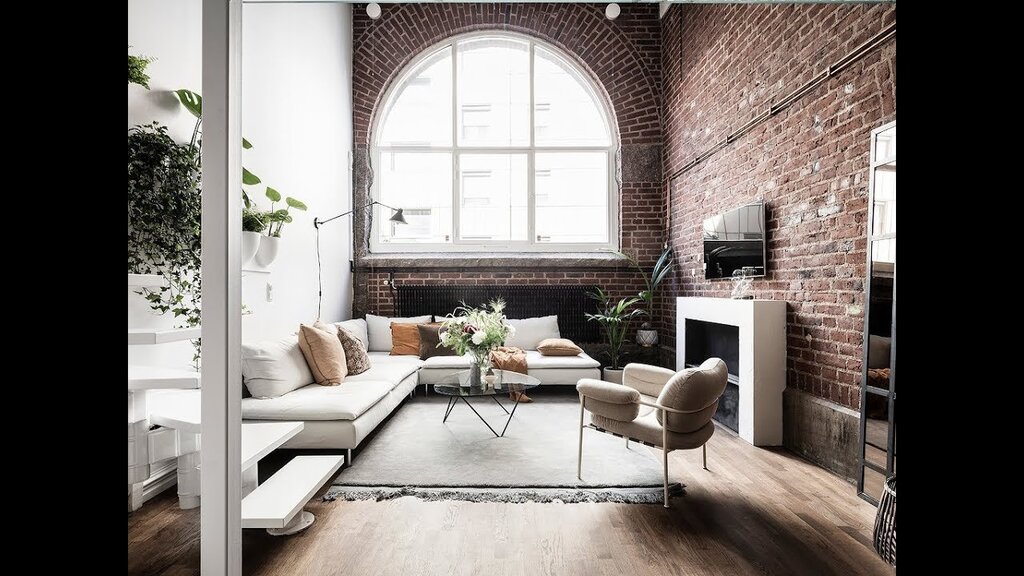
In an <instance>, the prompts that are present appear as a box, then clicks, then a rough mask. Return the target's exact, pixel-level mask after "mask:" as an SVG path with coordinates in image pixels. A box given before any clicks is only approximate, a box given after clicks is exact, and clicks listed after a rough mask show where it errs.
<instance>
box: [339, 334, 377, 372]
mask: <svg viewBox="0 0 1024 576" xmlns="http://www.w3.org/2000/svg"><path fill="white" fill-rule="evenodd" d="M338 340H340V341H341V347H342V348H344V349H345V365H346V366H348V375H349V376H355V375H356V374H362V373H363V372H366V371H367V370H369V369H370V356H369V355H367V354H366V346H363V341H362V340H360V339H359V338H358V337H357V336H355V335H354V334H351V333H349V331H348V330H346V329H344V328H341V329H339V330H338Z"/></svg>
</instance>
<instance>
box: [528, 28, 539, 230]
mask: <svg viewBox="0 0 1024 576" xmlns="http://www.w3.org/2000/svg"><path fill="white" fill-rule="evenodd" d="M534 47H535V45H534V43H533V42H530V115H529V116H530V151H529V152H528V153H527V155H526V241H527V242H528V243H529V244H530V245H531V246H532V245H533V244H535V243H536V241H537V236H536V234H537V222H536V220H537V217H536V214H535V212H536V210H537V197H536V185H537V173H536V167H535V162H534V159H535V157H536V154H535V153H534V146H536V144H537V136H536V134H534V132H535V130H536V127H537V123H536V122H535V120H534V113H535V110H536V108H537V104H536V94H535V92H534V88H535V84H534V78H533V73H534V64H533V60H534V57H535V55H536V53H537V52H536V50H535V49H534Z"/></svg>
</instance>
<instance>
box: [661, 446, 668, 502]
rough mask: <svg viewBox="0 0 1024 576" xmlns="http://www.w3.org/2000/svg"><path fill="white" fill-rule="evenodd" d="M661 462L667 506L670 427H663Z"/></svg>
mask: <svg viewBox="0 0 1024 576" xmlns="http://www.w3.org/2000/svg"><path fill="white" fill-rule="evenodd" d="M661 463H662V466H663V467H664V469H665V508H669V505H668V428H665V427H664V426H662V427H661Z"/></svg>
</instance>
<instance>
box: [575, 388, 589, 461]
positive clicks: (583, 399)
mask: <svg viewBox="0 0 1024 576" xmlns="http://www.w3.org/2000/svg"><path fill="white" fill-rule="evenodd" d="M586 405H587V397H586V396H580V447H579V453H578V454H577V455H576V478H577V479H578V480H583V409H584V407H585V406H586Z"/></svg>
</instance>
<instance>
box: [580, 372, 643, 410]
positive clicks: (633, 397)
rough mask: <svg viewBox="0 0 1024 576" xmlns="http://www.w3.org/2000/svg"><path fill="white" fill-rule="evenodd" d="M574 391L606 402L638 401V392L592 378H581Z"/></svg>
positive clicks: (634, 402)
mask: <svg viewBox="0 0 1024 576" xmlns="http://www.w3.org/2000/svg"><path fill="white" fill-rule="evenodd" d="M576 391H577V392H579V393H580V395H581V396H586V397H587V398H593V399H594V400H600V401H601V402H605V403H608V404H636V403H637V402H639V401H640V393H639V392H637V391H636V390H634V389H632V388H630V387H628V386H621V385H619V384H612V383H611V382H604V381H602V380H594V379H592V378H583V379H581V380H580V381H579V383H577V384H576Z"/></svg>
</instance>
